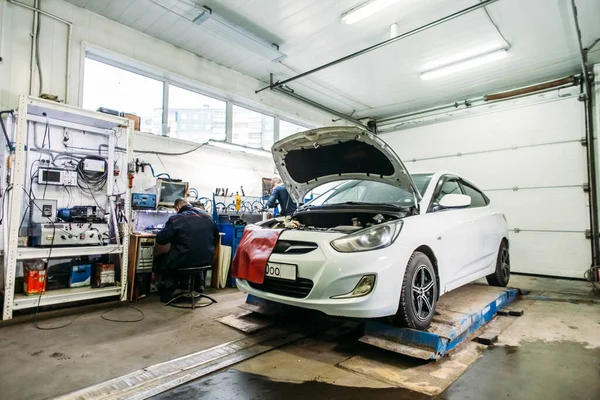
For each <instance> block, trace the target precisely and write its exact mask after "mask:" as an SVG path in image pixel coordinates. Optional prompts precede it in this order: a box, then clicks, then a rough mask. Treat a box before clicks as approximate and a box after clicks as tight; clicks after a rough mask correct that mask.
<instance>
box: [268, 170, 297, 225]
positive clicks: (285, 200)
mask: <svg viewBox="0 0 600 400" xmlns="http://www.w3.org/2000/svg"><path fill="white" fill-rule="evenodd" d="M271 185H272V186H273V192H271V197H270V198H269V200H268V201H267V205H266V208H275V207H277V204H278V203H279V207H280V208H281V212H280V213H279V214H280V215H281V216H283V217H287V216H289V215H292V214H294V213H295V212H296V203H294V200H292V198H291V197H290V194H289V193H288V191H287V189H286V188H285V185H284V184H283V181H282V180H281V178H280V177H278V176H275V177H273V179H271Z"/></svg>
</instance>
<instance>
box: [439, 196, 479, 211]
mask: <svg viewBox="0 0 600 400" xmlns="http://www.w3.org/2000/svg"><path fill="white" fill-rule="evenodd" d="M439 205H440V206H441V207H442V208H466V207H469V206H470V205H471V197H470V196H467V195H466V194H447V195H445V196H444V197H442V199H441V200H440V202H439Z"/></svg>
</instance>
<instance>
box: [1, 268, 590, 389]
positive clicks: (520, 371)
mask: <svg viewBox="0 0 600 400" xmlns="http://www.w3.org/2000/svg"><path fill="white" fill-rule="evenodd" d="M511 286H514V287H520V288H523V289H529V290H532V292H531V294H530V295H529V299H525V300H520V303H519V307H522V308H524V309H525V315H523V316H522V317H519V318H512V319H505V320H504V321H505V322H504V326H503V328H502V330H503V331H502V334H501V335H500V341H499V343H498V344H497V345H496V346H492V347H489V348H487V349H486V348H485V347H484V346H481V345H475V344H474V343H472V342H471V343H468V344H467V345H465V346H463V347H462V348H461V349H458V350H457V351H456V353H455V354H453V355H452V356H450V357H447V358H446V359H444V360H443V361H442V362H438V363H425V362H420V361H414V360H410V359H408V360H407V359H403V358H402V357H401V356H398V355H395V354H391V353H388V352H385V351H383V350H378V349H375V348H371V347H369V346H366V345H363V344H361V343H358V342H357V341H356V339H357V337H358V336H359V335H360V331H353V332H350V333H348V334H346V335H343V336H342V337H339V336H337V337H336V336H328V335H327V333H321V334H317V335H316V336H313V337H309V338H306V339H303V340H301V341H299V342H296V343H293V344H290V345H287V346H285V347H282V348H280V349H277V350H273V351H270V352H268V353H265V354H263V355H260V356H258V357H255V358H253V359H250V360H247V361H245V362H242V363H240V364H237V365H235V366H234V367H233V368H231V369H229V370H226V371H222V372H219V373H216V374H213V375H211V376H209V377H206V378H204V379H199V380H197V381H193V382H190V383H188V384H186V385H183V386H181V387H179V388H177V389H174V390H172V391H170V392H167V393H163V394H162V395H159V396H157V398H164V399H170V398H174V399H189V398H202V399H230V398H240V399H279V398H287V399H296V398H314V399H341V398H344V399H353V398H356V399H365V398H373V399H375V398H377V399H388V398H390V399H391V398H394V399H403V398H411V399H413V398H414V399H426V398H436V399H479V398H490V399H492V398H527V399H537V398H539V399H544V400H547V399H570V398H573V399H598V398H600V363H599V362H598V360H600V335H598V332H600V298H599V297H598V296H597V294H594V293H593V292H592V291H591V285H590V284H589V283H586V282H581V281H568V280H556V279H547V278H535V277H527V276H513V279H512V280H511ZM216 297H217V300H218V301H219V303H218V304H215V305H212V306H210V307H208V308H205V309H200V310H196V311H195V312H191V311H188V310H182V309H175V308H170V307H169V308H164V307H163V306H162V305H161V304H160V303H158V302H157V301H156V299H153V298H150V299H147V300H145V301H142V302H139V303H137V304H136V306H138V307H139V308H140V309H141V310H142V311H143V312H144V314H145V319H144V320H143V321H142V322H138V323H114V322H108V321H105V320H103V319H101V318H100V315H101V314H102V312H103V311H95V312H91V313H86V314H85V315H82V316H81V317H79V318H78V319H77V320H76V321H75V322H74V323H73V324H72V325H71V326H69V327H67V328H63V329H60V330H53V331H40V330H37V329H35V327H34V326H33V325H32V324H31V323H24V324H18V325H13V326H5V327H1V328H0V388H1V393H2V395H1V396H0V397H1V398H7V399H44V398H49V397H52V396H55V395H59V394H64V393H68V392H71V391H73V390H76V389H79V388H82V387H86V386H89V385H92V384H95V383H99V382H102V381H105V380H107V379H111V378H114V377H117V376H121V375H123V374H126V373H129V372H132V371H134V370H137V369H140V368H143V367H147V366H149V365H153V364H156V363H159V362H163V361H167V360H170V359H173V358H175V357H178V356H181V355H185V354H189V353H192V352H195V351H199V350H202V349H205V348H210V347H212V346H215V345H217V344H220V343H224V342H227V341H231V340H235V339H238V338H241V337H243V336H244V335H243V334H242V333H240V332H238V331H235V330H233V329H231V328H229V327H226V326H224V325H222V324H220V323H218V322H216V321H215V319H216V318H219V317H222V316H225V315H229V314H231V313H237V312H239V309H238V308H237V306H238V305H239V304H241V303H242V302H243V300H244V296H243V295H242V294H241V293H238V292H237V291H235V290H226V291H221V292H219V293H217V294H216ZM542 298H543V299H545V300H539V299H542ZM111 317H113V318H135V317H137V314H136V313H135V311H134V310H128V309H119V310H115V311H113V312H112V313H111ZM71 318H72V316H65V317H62V318H59V319H54V320H45V321H41V322H40V325H42V326H55V325H60V324H62V323H64V322H65V321H69V320H70V319H71ZM358 358H361V359H362V360H367V361H369V362H374V363H378V364H377V365H378V368H377V370H378V371H379V372H380V375H377V374H375V375H373V374H370V375H369V376H366V375H365V374H362V373H356V372H352V371H351V370H349V369H348V368H344V365H346V363H348V362H352V361H353V360H356V359H358ZM398 365H401V367H398ZM392 367H393V368H392ZM402 368H403V369H402ZM457 368H458V369H459V370H460V373H458V374H455V375H457V376H454V375H452V374H448V371H452V370H456V369H457ZM381 371H384V372H385V371H392V372H393V374H392V373H389V372H388V373H387V375H385V374H383V372H381ZM398 371H400V372H398ZM464 371H466V372H464ZM463 372H464V373H463ZM411 373H412V376H413V377H412V378H410V379H409V378H408V377H410V376H411ZM461 373H462V375H461ZM381 374H383V375H381ZM458 375H460V376H458ZM382 376H383V378H382ZM415 377H418V378H419V379H416V378H415ZM456 378H458V379H456ZM455 379H456V380H455ZM32 383H33V384H32ZM432 385H433V386H434V387H431V386H432ZM436 385H437V386H436ZM411 389H412V390H411ZM426 393H429V394H426ZM431 393H435V394H434V395H433V396H432V395H431Z"/></svg>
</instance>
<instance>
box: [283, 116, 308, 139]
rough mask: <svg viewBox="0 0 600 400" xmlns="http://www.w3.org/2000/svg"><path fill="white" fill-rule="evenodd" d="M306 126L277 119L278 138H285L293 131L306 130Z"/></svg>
mask: <svg viewBox="0 0 600 400" xmlns="http://www.w3.org/2000/svg"><path fill="white" fill-rule="evenodd" d="M307 130H308V128H306V127H304V126H300V125H296V124H292V123H291V122H287V121H284V120H279V139H280V140H281V139H283V138H286V137H288V136H290V135H293V134H294V133H298V132H302V131H307Z"/></svg>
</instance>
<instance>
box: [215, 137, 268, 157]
mask: <svg viewBox="0 0 600 400" xmlns="http://www.w3.org/2000/svg"><path fill="white" fill-rule="evenodd" d="M208 145H209V146H213V147H219V148H221V149H225V150H232V151H241V152H243V153H246V154H252V155H254V156H259V157H267V158H271V157H273V156H272V154H271V152H270V151H267V150H261V149H254V148H252V147H246V146H240V145H237V144H233V143H227V142H219V141H216V140H209V141H208Z"/></svg>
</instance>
